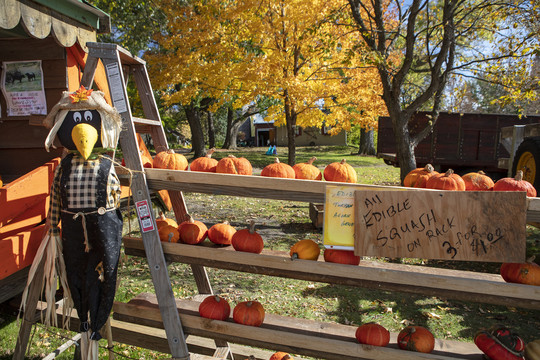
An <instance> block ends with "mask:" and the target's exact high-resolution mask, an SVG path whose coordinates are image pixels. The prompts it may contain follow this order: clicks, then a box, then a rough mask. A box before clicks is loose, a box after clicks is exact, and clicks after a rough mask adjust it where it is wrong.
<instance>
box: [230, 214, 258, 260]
mask: <svg viewBox="0 0 540 360" xmlns="http://www.w3.org/2000/svg"><path fill="white" fill-rule="evenodd" d="M231 244H232V246H233V248H234V250H236V251H244V252H250V253H255V254H260V253H261V252H262V251H263V248H264V241H263V238H262V236H261V235H259V234H258V233H257V232H256V231H255V221H253V220H251V222H250V225H249V228H247V229H242V230H238V231H237V232H235V233H234V235H233V237H232V240H231Z"/></svg>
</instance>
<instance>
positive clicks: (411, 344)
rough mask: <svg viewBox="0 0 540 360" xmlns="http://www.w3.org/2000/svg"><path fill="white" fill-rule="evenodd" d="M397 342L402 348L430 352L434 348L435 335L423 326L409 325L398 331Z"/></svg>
mask: <svg viewBox="0 0 540 360" xmlns="http://www.w3.org/2000/svg"><path fill="white" fill-rule="evenodd" d="M397 343H398V346H399V348H400V349H403V350H410V351H417V352H422V353H430V352H432V351H433V349H434V348H435V337H434V336H433V334H432V333H431V331H429V330H428V329H426V328H425V327H422V326H412V325H411V326H407V327H406V328H405V329H403V330H401V331H400V332H399V334H398V337H397Z"/></svg>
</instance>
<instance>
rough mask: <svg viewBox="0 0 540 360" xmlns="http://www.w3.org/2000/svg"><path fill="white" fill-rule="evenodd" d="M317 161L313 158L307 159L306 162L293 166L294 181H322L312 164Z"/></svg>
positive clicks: (319, 172)
mask: <svg viewBox="0 0 540 360" xmlns="http://www.w3.org/2000/svg"><path fill="white" fill-rule="evenodd" d="M315 160H317V158H316V157H315V156H314V157H312V158H311V159H309V161H308V162H305V163H299V164H295V165H294V166H293V170H294V174H295V178H296V179H303V180H322V173H321V170H319V169H318V168H317V167H316V166H315V165H313V162H314V161H315Z"/></svg>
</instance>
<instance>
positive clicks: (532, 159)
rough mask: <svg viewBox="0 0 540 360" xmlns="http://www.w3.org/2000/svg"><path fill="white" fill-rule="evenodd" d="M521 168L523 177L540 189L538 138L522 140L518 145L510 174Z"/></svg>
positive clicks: (539, 144) (514, 173) (539, 143)
mask: <svg viewBox="0 0 540 360" xmlns="http://www.w3.org/2000/svg"><path fill="white" fill-rule="evenodd" d="M518 170H523V179H525V180H527V181H528V182H530V183H531V184H532V185H533V186H534V187H535V189H540V174H539V172H540V138H531V139H526V140H524V141H523V142H522V143H521V144H520V145H519V147H518V149H517V151H516V155H515V157H514V161H513V164H512V174H513V175H514V176H515V175H516V173H517V171H518Z"/></svg>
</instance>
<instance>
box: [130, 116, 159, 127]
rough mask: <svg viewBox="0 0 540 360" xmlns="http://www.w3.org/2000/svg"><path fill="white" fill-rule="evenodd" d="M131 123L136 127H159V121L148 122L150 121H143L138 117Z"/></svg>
mask: <svg viewBox="0 0 540 360" xmlns="http://www.w3.org/2000/svg"><path fill="white" fill-rule="evenodd" d="M133 122H134V123H135V124H136V125H137V124H140V125H151V126H161V121H159V120H150V119H143V118H138V117H133Z"/></svg>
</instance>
